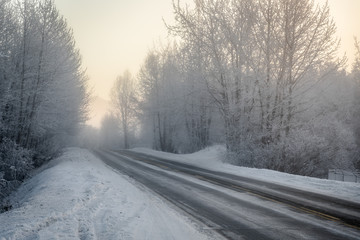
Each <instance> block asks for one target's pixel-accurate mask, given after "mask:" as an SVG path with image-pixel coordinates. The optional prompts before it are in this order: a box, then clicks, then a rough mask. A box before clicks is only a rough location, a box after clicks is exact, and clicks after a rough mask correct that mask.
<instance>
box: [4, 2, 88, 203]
mask: <svg viewBox="0 0 360 240" xmlns="http://www.w3.org/2000/svg"><path fill="white" fill-rule="evenodd" d="M86 84H87V79H86V76H85V74H84V71H83V70H82V67H81V57H80V54H79V51H78V50H77V49H76V47H75V41H74V37H73V34H72V30H71V29H70V28H69V27H68V25H67V23H66V21H65V19H64V18H63V17H62V15H61V14H60V13H59V12H58V10H57V9H56V7H55V5H54V2H53V1H52V0H27V1H10V0H0V199H1V198H2V197H4V196H6V195H7V194H8V193H9V192H10V191H11V190H12V189H13V188H15V187H16V186H17V185H19V183H20V182H21V181H22V180H23V179H24V178H25V177H26V176H27V174H28V172H29V170H31V169H33V168H34V167H37V166H40V165H41V164H42V163H43V162H45V161H47V160H48V159H49V158H51V157H52V156H54V155H55V154H56V153H57V152H58V151H59V150H60V149H61V148H62V147H64V146H66V145H68V144H69V143H71V142H72V141H73V140H74V138H75V135H76V132H77V130H78V127H79V126H80V123H82V122H84V120H85V117H86V111H87V108H86V106H87V100H88V98H89V94H88V90H87V86H86Z"/></svg>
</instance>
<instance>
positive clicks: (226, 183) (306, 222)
mask: <svg viewBox="0 0 360 240" xmlns="http://www.w3.org/2000/svg"><path fill="white" fill-rule="evenodd" d="M94 153H95V154H96V155H97V156H98V157H99V158H100V159H102V160H103V161H104V162H105V163H106V164H108V165H109V166H110V167H113V168H115V169H117V170H118V171H120V172H122V173H123V174H126V175H128V176H130V177H132V178H134V179H135V180H136V181H138V182H139V183H141V184H143V185H144V186H146V187H148V188H149V189H151V190H152V191H154V192H155V193H157V194H159V195H160V196H162V197H163V198H165V199H166V200H168V201H169V202H170V203H172V204H174V205H175V206H177V208H179V209H181V210H182V211H184V212H185V213H186V214H188V215H190V216H191V217H192V218H194V219H196V220H198V221H200V222H202V223H203V225H204V230H209V231H216V232H217V233H219V234H221V235H222V236H224V237H225V238H228V239H360V227H359V226H360V204H358V203H354V202H350V201H343V200H340V199H336V198H330V197H327V196H324V195H320V194H315V193H310V192H304V191H300V190H297V189H292V188H288V187H284V186H281V185H276V184H271V183H267V182H262V181H258V180H254V179H249V178H244V177H239V176H235V175H231V174H226V173H221V172H214V171H209V170H205V169H201V168H198V167H194V166H190V165H186V164H182V163H177V162H173V161H168V160H166V159H160V158H156V157H153V156H147V155H145V154H140V153H134V152H131V151H117V152H113V151H102V150H97V151H94Z"/></svg>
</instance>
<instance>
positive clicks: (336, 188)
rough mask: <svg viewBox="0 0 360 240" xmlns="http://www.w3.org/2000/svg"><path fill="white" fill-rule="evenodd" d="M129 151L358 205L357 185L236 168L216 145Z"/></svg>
mask: <svg viewBox="0 0 360 240" xmlns="http://www.w3.org/2000/svg"><path fill="white" fill-rule="evenodd" d="M132 151H135V152H139V153H145V154H148V155H152V156H155V157H160V158H163V159H168V160H172V161H177V162H182V163H186V164H190V165H193V166H197V167H201V168H205V169H208V170H213V171H218V172H225V173H230V174H234V175H238V176H243V177H248V178H253V179H258V180H263V181H267V182H273V183H276V184H281V185H286V186H289V187H293V188H297V189H302V190H306V191H311V192H315V193H322V194H325V195H328V196H333V197H337V198H341V199H346V200H350V201H354V202H360V184H359V183H351V182H340V181H334V180H327V179H319V178H313V177H304V176H298V175H293V174H287V173H282V172H277V171H273V170H267V169H256V168H247V167H239V166H235V165H231V164H227V163H224V161H223V160H224V158H225V152H226V149H225V147H224V146H221V145H216V146H212V147H208V148H206V149H204V150H201V151H199V152H196V153H192V154H172V153H164V152H159V151H155V150H151V149H148V148H134V149H132Z"/></svg>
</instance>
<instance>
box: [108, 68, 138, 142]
mask: <svg viewBox="0 0 360 240" xmlns="http://www.w3.org/2000/svg"><path fill="white" fill-rule="evenodd" d="M135 94H136V92H135V79H134V78H133V77H132V76H131V74H130V72H129V71H125V72H124V73H123V75H122V76H118V77H117V78H116V82H115V84H114V86H113V88H112V92H111V100H112V102H113V105H114V109H115V113H116V116H117V117H118V119H119V120H120V123H121V126H122V130H123V134H124V148H125V149H128V148H129V147H130V142H129V134H130V131H131V127H132V123H133V122H134V117H135V113H136V96H135Z"/></svg>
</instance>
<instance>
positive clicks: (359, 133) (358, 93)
mask: <svg viewBox="0 0 360 240" xmlns="http://www.w3.org/2000/svg"><path fill="white" fill-rule="evenodd" d="M351 73H352V78H353V80H354V82H355V87H354V106H353V109H354V118H353V126H354V132H355V138H356V144H357V146H358V149H360V43H359V42H358V40H357V39H356V38H355V61H354V63H353V66H352V72H351ZM359 155H360V150H359V151H358V156H357V157H356V158H355V164H356V167H357V169H360V157H359Z"/></svg>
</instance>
